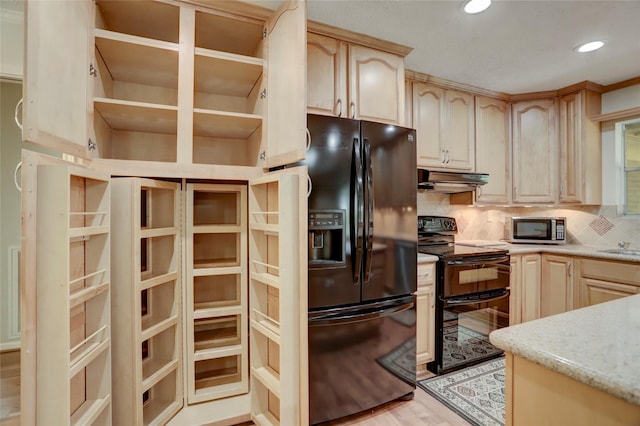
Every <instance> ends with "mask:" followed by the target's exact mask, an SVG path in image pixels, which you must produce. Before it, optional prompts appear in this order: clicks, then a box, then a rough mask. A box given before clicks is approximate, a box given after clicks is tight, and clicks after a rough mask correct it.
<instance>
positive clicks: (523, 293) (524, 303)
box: [509, 254, 541, 325]
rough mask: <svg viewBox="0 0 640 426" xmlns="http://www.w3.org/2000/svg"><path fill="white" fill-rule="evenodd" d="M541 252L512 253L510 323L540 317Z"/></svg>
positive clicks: (518, 322) (513, 323)
mask: <svg viewBox="0 0 640 426" xmlns="http://www.w3.org/2000/svg"><path fill="white" fill-rule="evenodd" d="M540 262H541V256H540V255H539V254H524V255H511V276H510V291H511V294H510V295H509V325H515V324H520V323H522V322H527V321H531V320H534V319H538V318H540V272H541V271H540Z"/></svg>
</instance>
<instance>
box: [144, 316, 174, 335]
mask: <svg viewBox="0 0 640 426" xmlns="http://www.w3.org/2000/svg"><path fill="white" fill-rule="evenodd" d="M177 323H178V318H177V317H176V316H172V317H170V318H154V317H148V316H147V317H144V318H143V319H142V333H141V334H140V337H141V340H142V341H144V340H148V339H150V338H152V337H153V336H156V335H158V334H160V333H162V332H163V331H165V330H167V329H168V328H169V327H174V326H175V325H176V324H177Z"/></svg>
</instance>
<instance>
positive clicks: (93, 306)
mask: <svg viewBox="0 0 640 426" xmlns="http://www.w3.org/2000/svg"><path fill="white" fill-rule="evenodd" d="M32 164H33V163H32ZM23 182H24V181H23ZM37 187H38V189H39V192H38V193H37V212H36V217H37V237H36V238H37V241H38V245H37V257H38V264H37V277H38V281H37V288H36V289H35V290H36V292H37V300H36V302H37V304H35V306H37V310H38V316H37V321H36V322H32V323H27V324H23V331H24V332H25V339H32V337H33V335H32V334H31V333H32V332H33V330H34V329H37V330H38V334H37V336H36V340H37V348H38V350H39V351H40V354H41V356H38V357H37V363H36V365H35V368H34V369H33V370H32V369H30V370H27V371H25V370H24V366H23V367H22V371H23V375H25V376H32V375H35V376H37V377H41V378H43V380H39V381H38V382H37V388H35V389H32V391H33V392H37V400H35V402H34V400H33V399H29V400H27V401H24V402H22V403H21V407H26V408H27V409H29V410H33V411H30V412H29V415H30V417H36V418H37V419H39V423H50V424H67V425H85V424H94V425H105V426H106V425H110V424H111V408H112V407H111V404H112V398H113V397H114V394H113V393H112V387H111V351H112V339H111V309H110V308H111V279H110V271H111V268H110V259H111V257H110V253H109V246H110V237H111V232H110V214H111V209H110V205H111V204H110V195H109V193H110V184H109V176H108V175H105V174H104V173H99V172H95V171H88V170H84V169H83V168H78V167H73V166H69V165H43V166H39V169H38V173H37ZM26 188H30V190H33V188H34V187H33V186H30V187H26ZM32 290H33V289H32ZM30 308H31V309H33V306H31V307H30ZM27 341H29V340H27ZM44 378H46V379H44ZM27 380H28V379H27ZM23 383H24V382H23ZM22 410H24V408H22ZM34 414H35V416H34ZM22 424H25V423H24V422H22Z"/></svg>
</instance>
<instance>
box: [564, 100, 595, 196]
mask: <svg viewBox="0 0 640 426" xmlns="http://www.w3.org/2000/svg"><path fill="white" fill-rule="evenodd" d="M558 107H559V123H560V126H559V127H560V133H559V137H560V138H559V145H560V168H559V173H560V175H559V178H560V182H559V183H560V187H559V201H560V202H561V203H580V204H600V203H601V202H602V144H601V143H600V141H601V136H600V126H599V123H597V122H592V121H591V120H589V118H588V117H589V116H592V115H595V114H598V113H600V94H599V93H596V92H593V91H590V90H586V89H583V90H580V91H578V92H574V93H570V94H568V95H565V96H562V97H560V98H559V101H558Z"/></svg>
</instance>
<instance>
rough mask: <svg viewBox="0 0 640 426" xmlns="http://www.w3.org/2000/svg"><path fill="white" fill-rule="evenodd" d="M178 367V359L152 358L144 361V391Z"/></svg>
mask: <svg viewBox="0 0 640 426" xmlns="http://www.w3.org/2000/svg"><path fill="white" fill-rule="evenodd" d="M177 368H178V360H176V359H174V360H170V359H162V360H156V359H152V360H150V361H148V362H147V361H145V362H143V363H142V391H143V392H146V391H148V390H149V389H151V388H152V387H153V386H155V385H156V384H157V383H158V382H160V380H162V379H164V378H165V377H167V376H168V375H169V374H171V373H172V372H174V371H175V370H176V369H177Z"/></svg>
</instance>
